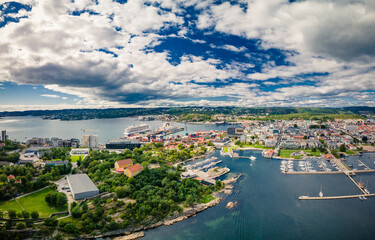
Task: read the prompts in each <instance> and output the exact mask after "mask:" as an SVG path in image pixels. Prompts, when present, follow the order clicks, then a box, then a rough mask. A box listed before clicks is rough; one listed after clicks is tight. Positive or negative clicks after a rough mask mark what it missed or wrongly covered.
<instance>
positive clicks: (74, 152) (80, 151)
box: [70, 148, 90, 155]
mask: <svg viewBox="0 0 375 240" xmlns="http://www.w3.org/2000/svg"><path fill="white" fill-rule="evenodd" d="M89 153H90V149H89V148H73V149H72V150H70V155H87V154H89Z"/></svg>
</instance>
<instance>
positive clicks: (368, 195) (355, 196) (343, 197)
mask: <svg viewBox="0 0 375 240" xmlns="http://www.w3.org/2000/svg"><path fill="white" fill-rule="evenodd" d="M373 196H375V194H374V193H371V194H358V195H345V196H329V197H309V196H300V197H299V198H298V199H299V200H334V199H348V198H359V197H373Z"/></svg>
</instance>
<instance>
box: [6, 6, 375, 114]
mask: <svg viewBox="0 0 375 240" xmlns="http://www.w3.org/2000/svg"><path fill="white" fill-rule="evenodd" d="M18 2H19V3H20V4H19V5H15V3H7V2H6V1H0V4H1V5H0V6H1V8H0V22H2V23H3V24H2V25H3V26H2V25H1V24H0V26H2V27H1V28H0V62H1V63H2V64H1V66H0V81H2V82H5V81H10V82H15V83H18V84H28V85H43V86H44V87H45V88H47V89H50V90H54V91H57V92H60V93H66V94H71V95H76V96H79V97H82V98H83V99H84V100H82V101H77V105H79V106H112V105H116V106H117V105H126V106H128V105H133V106H186V105H210V106H330V107H337V106H348V105H370V106H374V105H375V104H374V102H375V101H374V100H375V99H374V90H375V79H374V77H375V24H373V23H374V22H375V4H374V2H373V1H371V0H362V1H359V0H358V1H357V0H351V1H349V0H336V1H334V0H330V1H328V0H327V1H324V0H307V1H294V2H292V1H287V0H270V1H264V0H249V1H244V0H240V1H237V2H231V3H229V2H223V3H217V2H216V1H209V0H207V1H203V2H202V1H183V0H179V1H170V0H158V1H140V0H129V1H127V2H126V3H124V4H122V3H119V2H117V1H90V0H82V1H74V2H72V1H67V0H64V1H54V0H39V1H33V0H30V1H27V0H24V1H18ZM179 41H180V42H179ZM181 41H185V42H184V43H185V44H180V43H181ZM62 100H64V99H62Z"/></svg>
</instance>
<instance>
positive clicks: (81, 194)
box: [66, 174, 99, 200]
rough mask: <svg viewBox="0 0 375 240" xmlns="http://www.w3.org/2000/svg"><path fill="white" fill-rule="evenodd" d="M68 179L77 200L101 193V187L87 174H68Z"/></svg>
mask: <svg viewBox="0 0 375 240" xmlns="http://www.w3.org/2000/svg"><path fill="white" fill-rule="evenodd" d="M66 180H67V181H68V184H69V188H70V190H71V192H72V195H73V198H74V199H75V200H79V199H84V198H89V197H94V196H96V195H98V194H99V189H98V188H97V187H96V186H95V184H94V183H93V182H92V181H91V179H90V178H89V176H87V174H74V175H68V176H67V177H66Z"/></svg>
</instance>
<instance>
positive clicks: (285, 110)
mask: <svg viewBox="0 0 375 240" xmlns="http://www.w3.org/2000/svg"><path fill="white" fill-rule="evenodd" d="M374 113H375V107H362V106H358V107H343V108H299V107H264V108H245V107H174V108H108V109H65V110H32V111H13V112H0V117H16V116H39V117H42V118H44V119H61V120H66V121H68V120H84V119H95V118H119V117H131V116H144V115H160V114H170V115H174V116H179V115H187V114H204V115H209V116H211V115H215V114H229V115H244V114H251V115H263V116H264V115H268V116H274V117H273V118H274V119H280V118H278V117H277V116H282V115H288V116H289V118H293V117H296V118H311V117H312V116H324V115H327V116H328V115H329V116H331V117H332V116H333V115H354V114H358V115H361V114H374ZM281 119H283V118H281Z"/></svg>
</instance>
